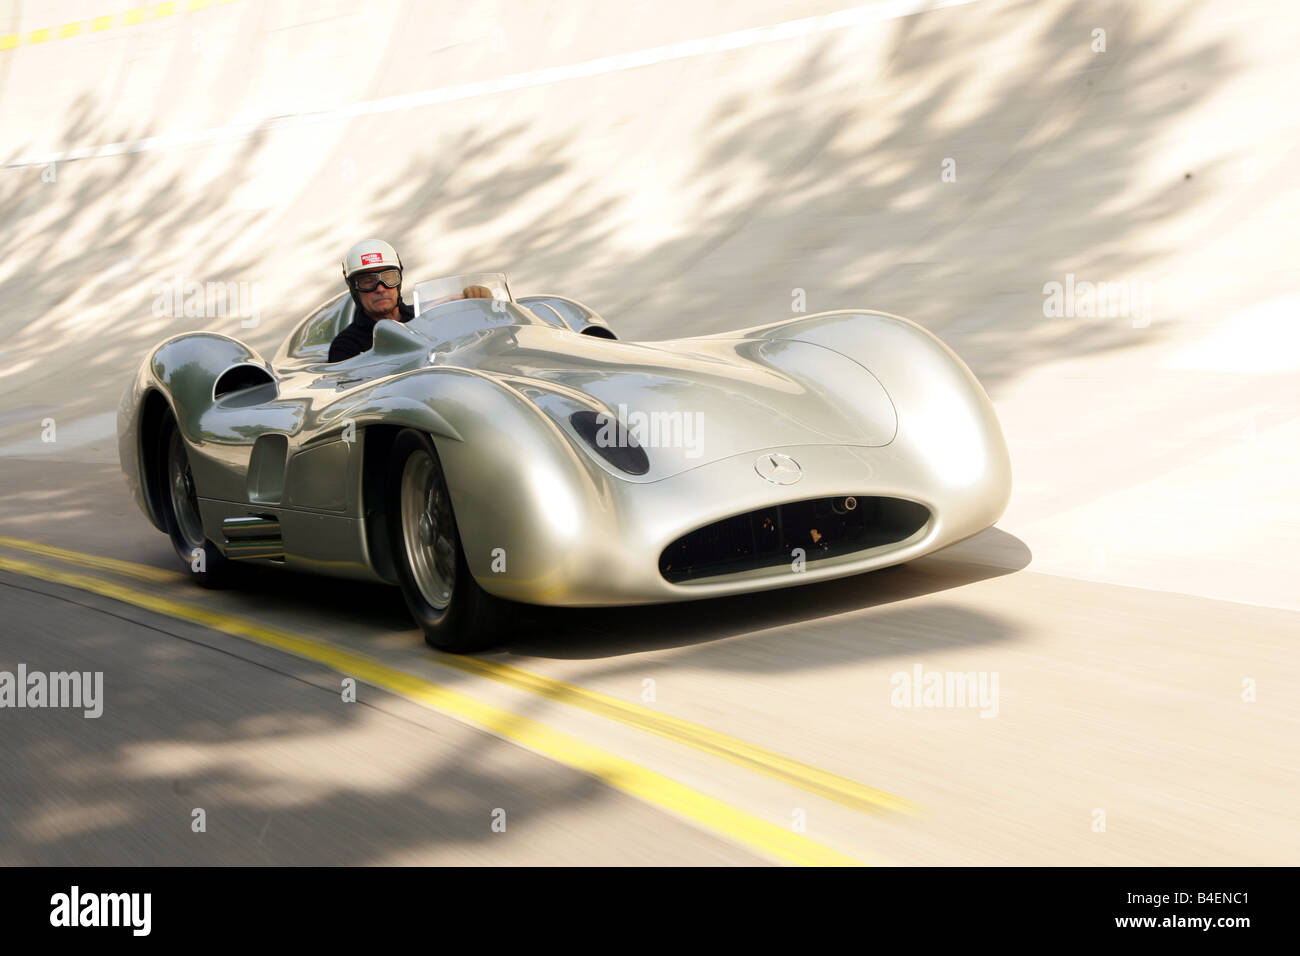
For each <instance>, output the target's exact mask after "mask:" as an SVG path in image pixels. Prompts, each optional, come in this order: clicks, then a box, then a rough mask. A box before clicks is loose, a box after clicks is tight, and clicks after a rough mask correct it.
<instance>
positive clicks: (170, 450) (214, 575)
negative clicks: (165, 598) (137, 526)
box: [155, 409, 230, 588]
mask: <svg viewBox="0 0 1300 956" xmlns="http://www.w3.org/2000/svg"><path fill="white" fill-rule="evenodd" d="M155 461H157V462H158V476H157V478H158V488H159V489H160V490H161V492H162V494H161V498H162V516H163V525H164V526H165V527H166V529H167V535H168V537H170V538H171V540H172V547H173V548H175V549H176V555H177V556H178V557H179V558H180V559H181V561H183V562H184V563H185V566H186V567H188V568H189V569H190V573H191V574H192V575H193V577H194V580H196V581H197V582H198V583H199V584H201V585H203V587H208V588H212V587H220V586H222V585H223V584H225V582H226V580H227V578H228V576H229V571H230V561H229V559H227V558H226V556H225V555H224V554H222V553H221V552H220V551H219V550H218V549H217V546H216V545H215V544H213V543H212V542H211V541H209V540H208V539H207V538H206V537H204V534H203V519H202V517H201V516H200V514H199V496H198V490H197V489H196V488H195V485H194V472H193V470H192V469H191V468H190V460H189V454H188V452H187V451H186V448H185V437H184V436H183V435H182V434H181V431H180V428H178V427H177V425H176V416H175V415H174V414H173V413H172V411H171V410H170V409H168V411H167V413H166V414H165V415H164V416H163V420H162V427H161V428H160V429H159V430H158V454H157V456H156V457H155Z"/></svg>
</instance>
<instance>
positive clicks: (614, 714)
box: [0, 536, 917, 813]
mask: <svg viewBox="0 0 1300 956" xmlns="http://www.w3.org/2000/svg"><path fill="white" fill-rule="evenodd" d="M0 546H6V547H10V548H17V549H20V550H23V551H30V552H32V553H34V554H42V555H46V556H48V557H52V558H57V559H58V560H61V561H66V562H68V563H69V564H76V565H81V566H83V567H91V568H100V569H102V570H105V571H116V572H117V573H121V574H127V575H130V576H132V577H139V578H141V579H143V580H151V581H162V580H165V581H177V580H181V579H183V578H184V577H185V576H184V575H182V574H179V573H173V572H169V571H163V570H161V569H159V568H153V567H149V566H148V565H144V564H135V563H133V562H131V561H120V560H118V559H116V558H105V557H100V556H98V555H91V554H83V553H81V552H79V551H71V550H68V549H66V548H56V547H54V546H52V545H47V544H41V543H40V542H36V541H27V540H25V539H22V538H10V537H5V536H0ZM437 659H438V663H440V664H442V665H444V666H446V667H452V668H455V669H457V670H460V671H464V672H465V673H468V674H473V675H476V676H479V677H486V678H488V679H489V680H494V681H497V682H498V683H501V684H505V685H507V686H509V687H514V688H516V689H517V690H523V691H526V692H528V693H530V694H535V695H537V696H539V697H544V698H547V699H548V700H553V701H556V702H558V703H563V704H568V705H570V706H572V707H577V708H578V709H580V710H585V711H587V712H589V713H593V714H597V715H599V716H601V717H604V718H606V719H609V720H614V721H617V722H618V723H621V724H624V725H626V726H629V727H634V728H636V729H638V730H642V731H645V732H646V733H651V734H655V735H657V736H659V737H663V738H666V739H668V740H672V741H674V742H676V743H679V744H682V745H684V746H687V747H691V748H694V749H695V750H699V751H702V752H704V753H707V754H710V755H712V756H715V757H721V758H722V759H723V760H726V761H728V762H730V763H733V764H735V765H737V766H740V767H744V768H745V769H747V770H752V771H755V772H757V773H761V774H764V775H765V776H768V777H771V778H773V779H775V780H779V781H781V782H782V783H786V784H789V785H791V786H794V787H798V788H799V789H801V790H804V791H807V792H808V793H812V794H815V795H817V796H820V797H824V798H825V799H827V800H833V801H835V802H836V803H839V804H842V805H844V806H846V807H850V808H852V809H854V810H859V811H864V812H880V811H888V812H895V813H914V812H916V809H917V808H916V806H915V805H914V804H912V803H911V802H910V801H908V800H904V799H903V798H902V797H897V796H894V795H893V794H891V793H887V792H885V791H884V790H878V789H876V788H875V787H868V786H867V785H865V784H861V783H858V782H857V781H856V780H850V779H848V778H847V777H841V776H839V775H838V774H834V773H830V772H829V771H826V770H821V769H819V768H817V767H814V766H812V765H811V764H806V763H803V762H802V761H799V760H795V759H793V758H791V757H786V756H783V755H782V754H779V753H776V752H775V751H771V750H767V749H765V748H763V747H759V746H757V745H755V744H750V743H747V742H745V741H743V740H740V739H738V738H736V737H732V736H730V735H728V734H724V733H720V732H719V731H715V730H710V729H709V728H707V727H703V726H701V725H699V724H695V723H692V722H690V721H688V720H683V719H681V718H678V717H672V716H670V715H668V714H661V713H657V712H656V711H652V710H648V709H647V708H644V707H640V706H637V705H636V704H630V703H628V702H627V701H623V700H619V699H618V698H617V697H610V696H609V695H607V694H602V693H599V692H598V691H593V690H588V689H586V688H585V687H579V686H577V685H576V684H569V683H566V682H564V681H561V680H557V679H555V678H553V677H547V676H545V675H543V674H536V673H533V672H532V671H526V670H524V669H523V668H520V667H514V666H513V665H510V664H503V663H501V662H499V661H490V660H482V659H479V658H473V657H462V656H460V655H457V654H438V655H437Z"/></svg>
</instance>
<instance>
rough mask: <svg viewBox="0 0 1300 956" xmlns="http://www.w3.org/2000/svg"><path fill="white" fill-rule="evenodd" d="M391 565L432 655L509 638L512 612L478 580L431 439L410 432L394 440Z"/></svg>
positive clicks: (388, 489)
mask: <svg viewBox="0 0 1300 956" xmlns="http://www.w3.org/2000/svg"><path fill="white" fill-rule="evenodd" d="M384 505H385V512H386V515H385V517H386V520H387V522H388V540H389V541H390V542H391V543H392V548H393V566H394V567H395V568H396V570H397V579H398V582H399V584H400V585H401V588H402V596H403V597H404V598H405V599H406V606H407V607H408V608H409V609H410V611H411V617H413V618H414V619H415V623H417V624H418V625H420V628H421V630H423V631H424V640H425V642H426V643H427V644H428V645H429V646H430V647H432V648H434V649H436V650H439V651H447V652H449V653H452V654H465V653H468V652H470V651H478V650H483V649H485V648H488V647H491V646H492V645H493V644H496V643H497V642H499V641H500V640H501V639H502V638H503V637H505V636H506V629H507V628H508V627H509V625H510V620H511V618H512V616H513V615H512V607H511V605H510V604H509V603H508V602H506V601H502V600H499V599H497V598H494V597H492V595H490V594H488V593H487V592H486V591H484V590H483V589H482V588H481V587H479V585H478V582H477V581H475V580H474V576H473V575H472V574H470V570H469V565H468V564H467V563H466V561H465V549H464V548H462V547H461V542H460V532H459V531H458V530H457V527H456V516H455V514H454V512H453V511H452V507H451V494H450V492H449V491H448V489H447V480H446V478H445V477H444V475H443V471H442V462H441V460H440V459H439V458H438V451H437V449H436V448H434V445H433V441H432V439H430V438H429V436H428V435H426V434H424V433H423V432H418V431H415V430H414V429H409V428H408V429H406V430H404V431H402V432H400V433H399V434H398V435H397V437H396V438H395V439H394V440H393V447H392V450H391V451H390V452H389V458H388V471H387V475H386V479H385V484H384Z"/></svg>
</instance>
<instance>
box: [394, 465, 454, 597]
mask: <svg viewBox="0 0 1300 956" xmlns="http://www.w3.org/2000/svg"><path fill="white" fill-rule="evenodd" d="M401 499H402V543H403V546H404V547H405V549H406V564H407V567H409V568H410V569H411V577H412V578H414V579H415V586H416V587H417V588H419V590H420V594H422V595H423V596H424V599H425V600H426V601H428V602H429V603H430V604H431V605H432V606H433V607H434V608H435V609H437V610H439V611H441V610H443V609H444V608H445V607H446V606H447V605H448V604H450V603H451V592H452V590H453V589H454V588H455V586H456V539H455V532H454V530H453V527H454V526H453V522H452V516H451V499H450V498H449V496H448V494H447V486H446V484H445V483H444V482H443V480H442V473H441V471H440V470H439V469H438V465H437V463H436V462H435V461H434V460H433V457H432V456H431V455H430V454H429V453H428V452H425V451H416V452H413V453H412V454H411V457H409V458H408V459H406V466H405V467H404V468H403V469H402V492H401Z"/></svg>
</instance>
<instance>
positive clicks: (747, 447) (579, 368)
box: [447, 327, 898, 481]
mask: <svg viewBox="0 0 1300 956" xmlns="http://www.w3.org/2000/svg"><path fill="white" fill-rule="evenodd" d="M492 340H496V341H495V342H493V341H492ZM474 351H475V352H477V353H478V354H476V355H475V356H474V360H473V362H472V363H470V367H472V368H474V369H476V370H477V371H478V372H480V373H483V374H487V375H490V376H492V377H494V378H496V379H497V380H498V381H500V382H501V383H502V384H504V385H506V386H507V387H510V388H512V389H514V390H516V391H517V392H519V394H521V395H523V396H524V397H525V398H527V399H528V400H529V401H531V402H533V403H534V404H535V405H536V406H537V407H538V408H540V409H541V410H542V411H543V412H545V413H546V414H547V415H549V416H550V417H551V418H552V419H554V420H555V421H556V422H557V423H559V424H560V425H561V427H562V428H564V429H565V431H566V432H567V433H568V434H569V435H570V436H571V437H572V438H573V440H574V441H575V442H576V443H578V444H579V445H582V446H584V447H585V446H586V442H585V440H583V439H581V438H580V437H579V436H578V434H577V432H575V431H574V429H573V427H572V425H571V424H570V422H569V417H570V415H572V414H573V412H575V411H580V410H591V411H595V412H597V413H598V414H601V413H603V414H605V415H610V416H612V417H613V418H614V419H616V420H617V421H619V422H622V423H623V425H624V426H626V428H627V430H628V432H629V433H630V434H631V435H632V436H633V437H634V438H635V439H636V440H637V442H638V443H639V444H640V445H641V446H642V447H643V448H645V450H646V453H647V456H648V458H649V462H650V467H649V470H648V471H647V472H646V473H645V474H644V475H641V476H637V477H634V478H632V480H639V481H654V480H657V479H660V478H666V477H669V476H670V475H674V474H677V473H679V472H681V471H685V470H686V469H688V468H694V467H698V466H700V465H704V464H708V463H710V462H713V461H718V460H720V459H723V458H729V457H731V456H733V455H739V454H744V453H750V452H752V453H755V454H757V453H758V452H761V451H764V450H766V449H771V448H779V447H786V446H792V445H810V444H834V445H859V446H880V445H887V444H888V443H889V442H890V441H892V440H893V437H894V434H895V432H896V430H897V424H898V421H897V417H896V415H895V412H894V406H893V403H892V402H891V401H890V399H889V396H888V395H887V394H886V393H885V390H884V388H883V387H882V386H881V384H880V382H879V381H877V380H876V378H875V376H874V375H872V374H871V373H870V372H869V371H868V370H867V369H865V368H864V367H863V366H861V365H859V364H858V363H857V362H854V361H853V360H851V359H849V358H846V357H844V356H843V355H840V354H839V353H838V352H834V351H832V350H830V349H827V348H824V347H822V346H818V345H812V344H809V343H807V342H799V341H793V340H780V341H773V340H762V339H707V340H700V339H696V340H685V341H681V342H652V343H634V342H618V341H612V340H608V339H597V338H593V337H591V336H585V335H575V334H573V333H572V332H564V331H558V330H554V329H549V328H541V327H522V328H521V327H515V328H511V329H500V330H497V331H496V333H494V334H492V335H490V336H488V337H486V338H485V339H481V340H480V341H479V342H478V343H477V344H476V347H475V348H474ZM447 358H448V360H449V361H451V362H453V363H455V364H460V362H459V361H457V358H458V357H456V356H448V357H447ZM611 434H612V432H611ZM620 477H629V476H627V475H623V474H621V473H620Z"/></svg>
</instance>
